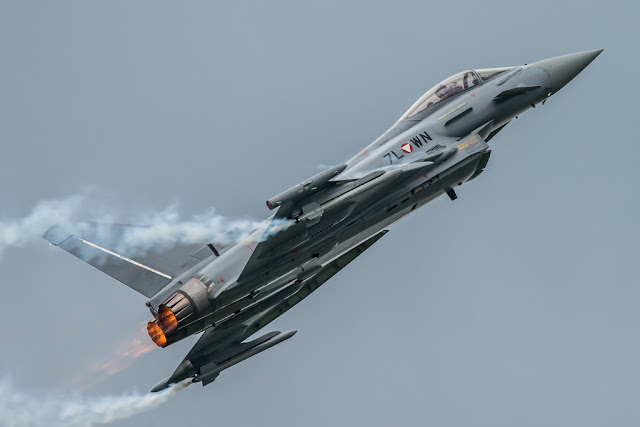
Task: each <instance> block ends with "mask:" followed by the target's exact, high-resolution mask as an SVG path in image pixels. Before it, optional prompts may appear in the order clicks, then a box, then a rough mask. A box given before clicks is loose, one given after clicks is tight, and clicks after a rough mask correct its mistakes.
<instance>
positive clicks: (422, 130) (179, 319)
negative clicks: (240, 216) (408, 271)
mask: <svg viewBox="0 0 640 427" xmlns="http://www.w3.org/2000/svg"><path fill="white" fill-rule="evenodd" d="M601 52H602V50H591V51H586V52H579V53H572V54H569V55H564V56H558V57H555V58H550V59H545V60H542V61H538V62H533V63H530V64H528V65H523V66H512V67H500V68H488V69H478V70H467V71H463V72H461V73H458V74H455V75H453V76H451V77H449V78H447V79H445V80H443V81H442V82H440V83H438V84H437V85H435V86H434V87H433V88H432V89H430V90H429V91H427V92H426V93H425V94H424V95H422V96H421V97H420V98H419V99H418V100H417V101H416V102H415V103H414V104H413V105H412V106H411V108H409V109H408V110H407V112H406V113H404V114H403V115H402V116H401V117H400V119H399V120H398V121H396V122H395V124H394V125H393V126H391V128H390V129H389V130H387V131H386V132H385V133H384V134H382V135H381V136H380V137H379V138H377V139H376V140H375V141H373V142H372V143H371V144H369V145H368V146H367V147H365V148H364V149H362V150H360V151H359V152H358V153H357V154H356V155H355V156H353V157H352V158H351V159H350V160H348V161H347V162H346V163H344V164H340V165H337V166H335V167H332V168H330V169H327V170H326V171H323V172H321V173H319V174H317V175H315V176H313V177H311V178H309V179H306V180H304V181H302V182H301V183H299V184H298V185H295V186H294V187H292V188H290V189H288V190H286V191H283V192H282V193H280V194H278V195H276V196H274V197H271V198H269V199H268V200H267V201H266V205H267V208H268V209H269V210H272V211H273V213H272V215H271V216H270V217H269V218H268V219H267V220H265V221H264V223H262V225H261V226H260V227H258V228H257V229H255V230H254V231H252V232H251V233H250V234H249V235H248V237H246V238H244V239H243V240H242V241H233V240H232V239H228V238H225V237H224V236H221V238H220V239H219V240H214V241H204V242H197V244H193V245H192V244H189V245H186V244H176V245H173V246H171V247H169V248H167V247H164V246H163V247H162V248H154V249H152V250H147V251H145V252H143V253H135V252H134V253H128V252H127V250H126V249H122V248H125V247H128V246H126V245H125V246H123V245H119V244H118V239H125V238H127V239H131V236H132V235H133V236H135V235H136V234H135V233H133V234H132V233H131V231H132V230H133V231H135V232H137V231H144V228H139V227H135V226H129V225H118V224H113V225H107V224H98V223H89V222H82V223H80V222H75V223H65V224H57V225H55V226H53V227H51V228H50V229H49V230H48V231H47V232H46V233H45V234H44V237H45V238H46V239H47V240H48V241H49V242H51V243H52V244H53V245H56V246H58V247H60V248H62V249H64V250H66V251H68V252H70V253H71V254H73V255H75V256H76V257H78V258H80V259H82V260H84V261H86V262H87V263H89V264H91V265H92V266H94V267H96V268H98V269H100V270H101V271H103V272H105V273H107V274H108V275H110V276H112V277H113V278H115V279H117V280H119V281H120V282H122V283H124V284H125V285H127V286H129V287H130V288H132V289H134V290H135V291H137V292H139V293H141V294H142V295H144V296H146V297H147V298H149V300H148V302H147V306H148V308H149V310H150V311H151V314H152V316H153V318H152V319H151V321H150V322H149V323H148V326H147V330H148V332H149V336H150V338H151V339H152V340H153V342H154V343H155V344H157V345H158V346H159V347H166V346H169V345H171V344H173V343H175V342H177V341H179V340H181V339H183V338H185V337H188V336H190V335H193V334H197V333H200V332H204V333H203V334H202V336H201V337H200V339H199V340H198V341H197V343H196V344H195V345H194V347H193V348H192V349H191V350H190V351H189V353H188V354H187V355H186V357H185V358H184V360H183V361H182V363H180V364H179V366H178V368H177V369H176V370H175V371H174V372H173V373H172V374H171V375H170V376H169V377H167V378H166V379H164V380H162V381H160V382H159V383H158V384H156V385H155V386H154V387H153V389H152V391H159V390H162V389H165V388H167V387H169V386H170V385H172V384H175V383H178V382H181V381H184V380H187V379H189V378H191V379H192V381H193V382H201V383H202V384H203V385H207V384H209V383H211V382H212V381H214V380H215V379H216V377H218V375H219V374H220V372H222V371H223V370H225V369H228V368H229V367H231V366H233V365H235V364H237V363H239V362H241V361H243V360H245V359H247V358H249V357H251V356H254V355H255V354H257V353H260V352H261V351H264V350H266V349H268V348H270V347H272V346H274V345H276V344H278V343H280V342H282V341H284V340H287V339H288V338H290V337H291V336H293V335H294V334H295V333H296V331H295V330H291V331H287V332H284V333H281V332H278V331H276V332H269V333H267V334H265V335H261V336H259V337H257V338H253V339H250V337H252V336H253V335H254V334H256V333H257V332H258V331H259V330H261V329H262V328H264V327H265V326H267V325H268V324H269V323H270V322H272V321H273V320H274V319H276V318H277V317H279V316H281V315H282V314H283V313H284V312H286V311H287V310H289V309H290V308H291V307H293V306H295V305H296V304H298V303H299V302H300V301H302V300H303V299H305V298H306V297H307V296H309V295H310V294H311V293H312V292H313V291H315V290H316V289H318V287H319V286H320V285H322V284H323V283H325V282H326V281H327V280H329V279H330V278H331V277H333V275H335V274H336V273H338V272H339V271H340V270H341V269H343V268H344V267H345V266H346V265H347V264H349V263H350V262H351V261H353V260H354V259H355V258H356V257H358V256H360V255H361V254H362V253H363V252H364V251H365V250H367V249H368V248H369V247H370V246H371V245H373V244H374V243H376V242H377V241H378V240H380V238H382V237H383V236H384V235H385V234H386V233H387V232H388V228H389V227H390V226H391V225H392V224H393V223H395V222H396V221H398V220H399V219H401V218H403V217H405V216H406V215H409V214H410V213H412V212H414V211H416V210H417V209H418V208H420V207H422V206H424V205H426V204H427V203H429V202H430V201H432V200H434V199H436V198H437V197H440V196H443V195H447V196H448V197H449V198H450V199H451V200H452V201H453V200H455V199H456V198H457V195H456V191H455V189H456V187H458V186H460V185H462V184H464V183H468V182H469V181H472V180H474V179H475V178H477V177H478V175H480V174H481V173H482V171H483V170H484V169H485V167H486V166H487V163H488V161H489V157H490V156H491V150H490V146H489V144H488V143H489V141H491V140H492V139H493V138H494V137H495V136H496V135H497V134H498V133H499V132H500V131H501V130H502V129H504V127H505V126H506V125H507V124H509V122H510V121H511V120H512V119H513V118H514V117H517V116H519V115H521V114H522V113H523V112H525V111H526V110H528V109H529V108H533V107H535V106H536V105H537V104H540V103H542V104H544V103H545V101H547V99H548V98H549V97H550V96H552V95H554V94H555V93H556V92H558V91H559V90H560V89H561V88H562V87H563V86H564V85H566V84H567V83H568V82H569V81H570V80H571V79H573V78H574V77H575V76H576V75H577V74H578V73H580V72H581V71H582V70H583V69H584V68H585V67H586V66H587V65H589V64H590V63H591V62H592V61H593V60H594V59H595V58H596V56H598V55H599V54H600V53H601Z"/></svg>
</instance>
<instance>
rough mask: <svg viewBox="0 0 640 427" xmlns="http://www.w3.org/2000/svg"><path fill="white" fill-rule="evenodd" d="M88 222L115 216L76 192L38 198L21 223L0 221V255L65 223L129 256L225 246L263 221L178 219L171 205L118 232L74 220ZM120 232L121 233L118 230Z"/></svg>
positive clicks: (278, 226)
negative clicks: (190, 246)
mask: <svg viewBox="0 0 640 427" xmlns="http://www.w3.org/2000/svg"><path fill="white" fill-rule="evenodd" d="M81 216H82V217H83V219H88V220H90V221H92V222H95V223H101V224H108V223H113V222H114V220H115V218H119V217H121V216H122V214H120V215H118V213H117V212H115V211H114V209H113V207H105V206H102V205H100V204H99V203H96V202H93V201H91V200H90V199H89V193H88V192H85V193H81V194H77V195H73V196H70V197H67V198H64V199H60V200H42V201H40V202H38V203H37V204H36V205H35V206H34V207H33V209H32V210H31V212H30V213H29V214H28V215H27V216H26V217H24V218H20V219H11V220H9V219H2V218H0V257H1V256H2V253H3V251H4V250H6V249H7V248H9V247H13V246H25V245H26V244H28V243H31V242H33V241H36V240H39V239H41V236H42V234H43V233H44V232H45V231H47V229H49V227H51V226H52V225H54V224H60V223H62V224H66V225H67V226H68V227H72V228H73V229H74V230H76V231H78V235H79V236H80V237H82V236H81V233H82V232H83V231H89V229H90V231H91V232H94V233H102V235H101V236H100V237H101V242H102V243H105V244H107V243H110V244H111V247H110V249H112V250H115V251H116V252H118V253H126V254H134V253H138V254H139V253H141V252H145V251H146V250H147V249H149V248H152V247H153V248H163V247H169V246H172V245H175V244H192V243H201V244H203V245H204V244H207V243H210V242H212V241H213V240H214V239H217V241H220V242H223V243H224V244H225V245H228V244H230V243H236V242H240V241H242V240H245V239H246V238H247V237H248V236H249V234H250V233H251V232H252V231H253V230H255V229H257V228H259V227H260V226H261V225H262V224H263V222H264V221H258V220H255V219H250V218H245V219H232V218H228V217H225V216H223V215H220V214H218V213H216V211H215V209H209V210H208V211H207V212H205V213H203V214H199V215H193V216H192V217H191V218H189V219H182V218H181V217H180V214H179V212H178V208H177V206H176V205H171V206H169V207H167V208H166V209H163V210H161V211H158V212H153V213H138V214H137V215H135V217H134V218H133V221H131V222H132V223H135V224H139V225H143V226H145V227H129V228H127V229H122V228H121V229H119V230H118V233H115V232H114V230H113V229H111V228H109V227H108V226H105V227H98V228H96V227H95V224H93V225H90V224H88V223H83V222H75V220H77V219H80V217H81ZM288 225H289V222H288V221H284V220H275V221H272V222H271V224H270V226H269V231H268V232H267V233H266V234H265V235H264V236H263V239H264V238H266V237H269V236H270V235H273V234H274V233H276V232H278V231H280V230H282V229H284V228H286V227H288ZM123 230H124V231H123Z"/></svg>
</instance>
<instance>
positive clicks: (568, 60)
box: [531, 49, 604, 92]
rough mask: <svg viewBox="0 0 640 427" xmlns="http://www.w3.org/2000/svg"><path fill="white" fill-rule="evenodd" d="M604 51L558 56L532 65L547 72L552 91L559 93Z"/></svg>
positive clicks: (588, 51) (597, 50)
mask: <svg viewBox="0 0 640 427" xmlns="http://www.w3.org/2000/svg"><path fill="white" fill-rule="evenodd" d="M603 50H604V49H596V50H587V51H585V52H577V53H570V54H569V55H562V56H556V57H555V58H549V59H543V60H542V61H538V62H534V63H533V64H531V65H535V66H537V67H540V68H542V69H543V70H545V71H546V72H547V73H548V74H549V77H550V81H551V88H550V89H551V90H552V91H553V92H557V91H558V90H560V89H561V88H562V87H563V86H564V85H566V84H567V83H569V82H570V81H571V79H573V78H574V77H575V76H577V75H578V74H579V73H580V71H582V70H584V69H585V67H586V66H587V65H589V64H590V63H591V61H593V60H594V59H596V56H598V55H600V53H601V52H602V51H603Z"/></svg>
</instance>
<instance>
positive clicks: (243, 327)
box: [152, 230, 387, 391]
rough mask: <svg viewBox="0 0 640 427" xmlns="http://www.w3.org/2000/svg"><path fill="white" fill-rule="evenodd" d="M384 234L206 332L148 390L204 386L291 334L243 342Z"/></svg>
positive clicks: (272, 333) (374, 237)
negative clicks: (190, 384) (183, 384)
mask: <svg viewBox="0 0 640 427" xmlns="http://www.w3.org/2000/svg"><path fill="white" fill-rule="evenodd" d="M386 233H387V230H383V231H381V232H380V233H378V234H376V235H375V236H373V237H370V238H369V239H368V240H366V241H364V242H362V243H360V244H359V245H358V246H356V247H355V248H353V249H351V250H349V251H347V252H346V253H344V254H342V255H340V256H339V257H337V258H336V259H334V260H333V261H331V262H329V263H328V264H326V265H324V266H323V267H322V268H321V269H319V270H318V272H317V273H316V274H315V275H314V276H312V277H310V278H309V279H307V280H305V281H304V282H302V283H296V284H294V285H291V286H289V287H287V288H285V289H282V290H281V291H278V292H276V293H275V294H273V295H271V296H269V297H267V298H265V299H264V300H262V301H260V302H258V303H256V304H255V305H253V306H250V307H248V308H246V309H245V310H243V311H241V312H240V313H238V314H237V315H235V316H233V317H231V318H228V319H227V320H224V321H222V322H220V323H218V324H216V325H215V326H213V327H210V328H209V329H207V330H206V331H205V332H204V334H202V336H201V337H200V339H199V340H198V342H196V344H195V345H194V346H193V347H192V348H191V350H190V351H189V353H188V354H187V356H186V357H185V358H184V360H183V361H182V363H181V364H180V365H179V366H178V368H177V369H176V370H175V372H174V373H173V374H172V375H171V376H170V377H168V378H166V379H164V380H162V381H160V382H159V383H158V384H156V386H155V387H154V388H153V390H152V391H160V390H163V389H165V388H167V387H169V385H171V384H174V383H177V382H180V381H183V380H185V379H187V378H189V377H195V379H194V381H201V382H202V383H203V385H207V384H209V383H210V382H212V381H213V380H214V379H215V378H216V377H217V376H218V374H219V373H220V372H221V371H222V370H224V369H227V368H229V367H231V366H233V365H235V364H236V363H239V362H241V361H243V360H245V359H246V358H248V357H251V356H253V355H255V354H257V353H259V352H260V351H263V350H266V349H267V348H269V347H271V346H273V345H275V344H278V343H280V342H282V341H284V340H286V339H288V338H290V337H291V336H292V335H293V334H294V333H295V331H288V332H285V333H280V332H270V333H268V334H266V335H263V336H261V337H259V338H256V339H254V340H253V341H250V342H243V341H244V340H246V339H247V338H249V337H250V336H251V335H253V334H255V333H256V332H258V331H259V330H260V329H262V328H264V327H265V326H267V325H268V324H269V323H271V322H272V321H274V320H275V319H277V318H278V317H280V316H282V314H284V313H285V312H286V311H287V310H289V309H290V308H292V307H293V306H295V305H296V304H298V303H299V302H301V301H302V300H303V299H305V298H306V297H308V296H309V295H310V294H311V293H312V292H313V291H315V290H316V289H318V288H319V287H320V286H321V285H322V284H323V283H325V282H326V281H327V280H329V279H330V278H332V277H333V276H334V275H335V274H336V273H338V272H339V271H340V270H342V269H343V268H344V267H346V266H347V265H348V264H349V263H350V262H351V261H353V260H354V259H356V258H357V257H358V256H360V255H361V254H362V253H363V252H364V251H365V250H366V249H368V248H369V247H371V245H373V244H374V243H375V242H377V241H378V240H379V239H380V238H381V237H382V236H384V235H385V234H386Z"/></svg>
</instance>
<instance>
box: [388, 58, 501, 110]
mask: <svg viewBox="0 0 640 427" xmlns="http://www.w3.org/2000/svg"><path fill="white" fill-rule="evenodd" d="M510 68H512V67H502V68H485V69H482V70H476V71H473V70H468V71H463V72H461V73H458V74H455V75H453V76H451V77H449V78H448V79H446V80H443V81H441V82H440V83H438V84H437V85H435V86H434V87H433V88H431V90H429V91H428V92H427V93H425V94H424V95H422V96H421V97H420V99H418V100H417V101H416V102H415V104H413V105H412V106H411V108H409V110H407V112H406V113H404V114H403V115H402V117H400V120H403V119H406V118H409V117H412V116H415V115H416V114H418V113H419V112H421V111H424V110H426V109H427V108H429V107H431V106H432V105H435V104H438V103H439V102H442V101H444V100H445V99H449V98H451V97H453V96H455V95H457V94H459V93H462V92H466V91H467V90H469V89H471V88H473V87H475V86H478V85H479V84H480V79H481V80H482V81H487V80H489V79H491V78H492V77H495V76H497V75H498V74H501V73H503V72H505V71H507V70H509V69H510Z"/></svg>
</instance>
